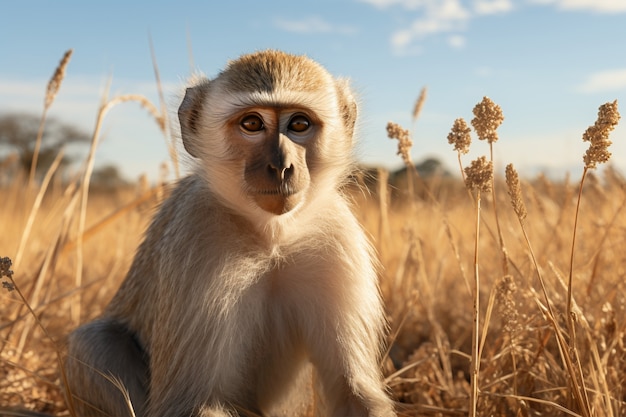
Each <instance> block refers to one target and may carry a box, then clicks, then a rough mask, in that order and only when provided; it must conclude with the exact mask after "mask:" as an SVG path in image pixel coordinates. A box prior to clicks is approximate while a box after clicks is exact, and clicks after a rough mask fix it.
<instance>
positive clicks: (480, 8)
mask: <svg viewBox="0 0 626 417" xmlns="http://www.w3.org/2000/svg"><path fill="white" fill-rule="evenodd" d="M511 10H513V3H512V2H511V0H474V11H475V12H476V13H477V14H480V15H486V14H496V13H506V12H510V11H511Z"/></svg>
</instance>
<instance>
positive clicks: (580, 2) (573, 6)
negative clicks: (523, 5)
mask: <svg viewBox="0 0 626 417" xmlns="http://www.w3.org/2000/svg"><path fill="white" fill-rule="evenodd" d="M530 1H531V3H535V4H544V5H554V6H556V7H557V8H558V9H561V10H581V11H582V10H585V11H591V12H597V13H623V12H626V1H624V0H530Z"/></svg>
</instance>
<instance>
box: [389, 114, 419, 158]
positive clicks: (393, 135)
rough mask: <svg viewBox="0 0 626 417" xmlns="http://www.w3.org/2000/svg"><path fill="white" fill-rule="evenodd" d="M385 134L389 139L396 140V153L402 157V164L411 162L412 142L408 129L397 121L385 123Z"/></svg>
mask: <svg viewBox="0 0 626 417" xmlns="http://www.w3.org/2000/svg"><path fill="white" fill-rule="evenodd" d="M387 136H388V137H389V139H397V140H398V155H400V156H401V157H402V160H403V161H404V164H405V165H406V166H407V167H408V166H410V165H412V164H413V162H412V161H411V147H412V146H413V142H412V141H411V134H410V133H409V131H408V130H406V129H404V128H402V126H400V125H399V124H397V123H393V122H389V123H387Z"/></svg>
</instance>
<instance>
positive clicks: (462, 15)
mask: <svg viewBox="0 0 626 417" xmlns="http://www.w3.org/2000/svg"><path fill="white" fill-rule="evenodd" d="M368 1H379V2H382V1H387V2H390V1H392V0H368ZM411 4H412V5H413V4H418V2H411ZM418 6H419V7H418V8H419V9H420V12H421V13H420V14H421V16H420V17H419V18H417V19H415V20H414V21H413V23H412V24H411V26H409V27H408V28H406V29H400V30H398V31H396V32H395V33H394V34H393V35H392V37H391V44H392V46H393V47H394V49H395V51H396V53H401V54H402V53H406V49H407V48H410V47H411V44H413V43H414V42H415V41H417V40H421V39H423V38H425V37H427V36H429V35H434V34H438V33H448V32H458V31H461V30H463V29H465V23H466V21H467V20H468V19H469V18H470V17H471V16H470V12H469V11H468V10H467V9H466V8H465V7H464V6H463V5H462V4H461V2H460V0H424V1H422V2H419V5H418Z"/></svg>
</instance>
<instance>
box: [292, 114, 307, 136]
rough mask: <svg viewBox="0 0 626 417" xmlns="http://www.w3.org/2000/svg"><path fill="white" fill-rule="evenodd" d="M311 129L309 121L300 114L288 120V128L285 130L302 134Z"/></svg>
mask: <svg viewBox="0 0 626 417" xmlns="http://www.w3.org/2000/svg"><path fill="white" fill-rule="evenodd" d="M309 127H311V121H310V120H309V119H307V118H306V116H303V115H301V114H298V115H296V116H294V117H292V118H291V120H289V126H287V128H288V129H289V130H291V131H292V132H296V133H302V132H305V131H307V130H308V129H309Z"/></svg>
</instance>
